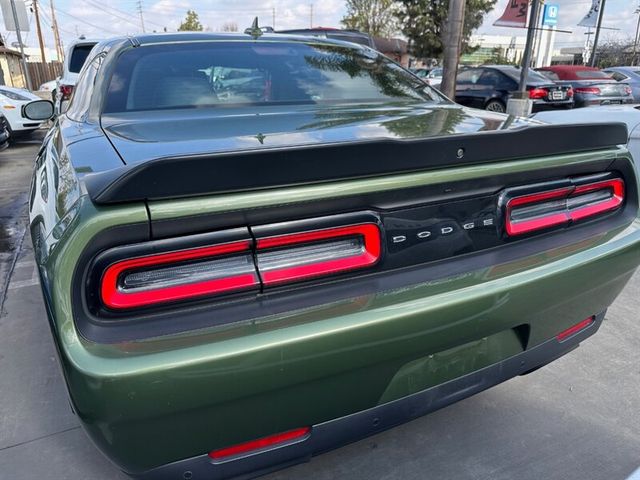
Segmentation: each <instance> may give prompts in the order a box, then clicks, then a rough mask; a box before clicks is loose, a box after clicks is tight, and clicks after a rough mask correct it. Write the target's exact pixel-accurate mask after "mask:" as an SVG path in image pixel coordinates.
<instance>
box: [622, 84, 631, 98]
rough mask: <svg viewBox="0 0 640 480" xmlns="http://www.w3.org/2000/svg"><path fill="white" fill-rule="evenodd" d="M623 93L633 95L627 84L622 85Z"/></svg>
mask: <svg viewBox="0 0 640 480" xmlns="http://www.w3.org/2000/svg"><path fill="white" fill-rule="evenodd" d="M624 93H625V95H627V96H629V95H633V90H632V89H631V87H630V86H629V85H625V87H624Z"/></svg>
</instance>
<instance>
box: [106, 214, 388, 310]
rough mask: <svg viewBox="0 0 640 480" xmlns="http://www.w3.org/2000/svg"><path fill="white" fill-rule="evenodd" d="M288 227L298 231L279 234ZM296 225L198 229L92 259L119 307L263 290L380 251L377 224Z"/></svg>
mask: <svg viewBox="0 0 640 480" xmlns="http://www.w3.org/2000/svg"><path fill="white" fill-rule="evenodd" d="M320 223H322V222H320ZM306 225H307V224H305V225H303V227H305V226H306ZM290 228H293V229H294V233H281V232H282V231H283V229H284V230H287V229H290ZM298 229H299V227H297V226H296V223H295V222H293V223H291V224H286V223H285V224H282V225H276V226H275V227H274V226H272V225H267V226H264V227H259V228H258V229H257V230H256V232H257V233H256V235H255V236H256V240H254V238H253V236H252V235H251V234H250V233H249V230H248V229H236V230H229V231H224V232H217V233H214V234H206V235H204V236H195V237H194V239H192V240H189V241H190V242H191V244H184V243H183V241H182V240H177V241H156V242H148V243H147V244H140V245H131V246H126V247H121V248H116V249H113V250H111V251H107V252H105V253H103V254H102V255H100V256H98V259H97V260H96V262H95V264H94V269H95V271H96V272H95V273H94V274H95V275H99V280H98V282H99V286H98V291H99V292H98V293H99V298H100V304H101V305H102V306H103V307H106V308H107V309H108V310H110V311H116V312H117V311H123V310H129V309H138V308H144V307H151V306H154V305H159V304H167V303H175V302H180V301H185V300H189V299H196V298H200V297H218V296H222V295H229V294H232V293H235V292H246V291H248V290H254V291H255V292H256V293H257V292H258V291H259V290H260V289H261V288H266V287H269V286H271V285H280V284H283V283H290V282H299V281H303V280H307V279H313V278H317V277H323V276H328V275H335V274H338V273H343V272H350V271H354V270H359V269H364V268H367V267H372V266H373V265H375V264H376V263H377V262H378V261H379V260H380V258H381V253H382V246H381V239H380V228H379V227H378V225H377V224H376V223H371V222H364V223H358V224H354V225H345V226H335V227H326V228H318V229H314V230H310V229H305V230H303V231H298ZM239 238H241V239H239ZM193 242H195V243H196V244H195V245H194V244H193Z"/></svg>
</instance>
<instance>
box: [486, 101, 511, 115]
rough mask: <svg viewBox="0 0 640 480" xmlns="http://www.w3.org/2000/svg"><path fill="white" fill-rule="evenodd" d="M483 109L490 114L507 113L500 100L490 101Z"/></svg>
mask: <svg viewBox="0 0 640 480" xmlns="http://www.w3.org/2000/svg"><path fill="white" fill-rule="evenodd" d="M484 108H485V110H489V111H490V112H498V113H506V111H507V107H506V106H505V105H504V103H502V102H501V101H500V100H490V101H489V103H487V105H486V106H485V107H484Z"/></svg>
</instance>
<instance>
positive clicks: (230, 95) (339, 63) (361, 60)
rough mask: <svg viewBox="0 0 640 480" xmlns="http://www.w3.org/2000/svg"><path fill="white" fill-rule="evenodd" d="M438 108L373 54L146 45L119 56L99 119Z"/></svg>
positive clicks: (329, 48) (288, 47) (280, 46)
mask: <svg viewBox="0 0 640 480" xmlns="http://www.w3.org/2000/svg"><path fill="white" fill-rule="evenodd" d="M390 100H395V101H403V102H405V101H406V102H424V101H438V102H439V101H442V97H440V96H439V95H438V94H437V93H435V92H434V91H433V90H431V89H430V88H429V87H425V85H424V83H422V82H420V81H418V80H417V79H416V78H415V77H413V76H412V75H410V74H408V73H407V72H406V71H404V70H403V69H402V68H400V67H398V66H396V65H395V64H394V63H392V62H390V61H389V60H388V59H386V58H385V57H383V56H382V55H380V54H377V53H375V52H374V51H372V50H368V49H367V50H361V49H355V48H348V47H342V46H335V45H320V44H303V43H299V44H298V43H293V44H292V43H284V42H269V43H267V42H264V43H256V42H198V43H195V42H194V43H178V44H164V45H150V46H145V47H141V48H134V49H130V50H128V51H126V52H125V53H123V54H122V55H121V57H120V58H119V60H118V63H117V65H116V68H115V70H114V73H113V76H112V78H111V80H110V83H109V90H108V94H107V103H106V105H105V109H104V112H105V113H115V112H126V111H141V110H160V109H167V108H193V107H208V106H209V107H218V106H220V107H222V106H229V105H242V104H253V105H268V104H278V103H294V104H298V103H300V104H302V103H341V102H360V103H363V102H388V101H390Z"/></svg>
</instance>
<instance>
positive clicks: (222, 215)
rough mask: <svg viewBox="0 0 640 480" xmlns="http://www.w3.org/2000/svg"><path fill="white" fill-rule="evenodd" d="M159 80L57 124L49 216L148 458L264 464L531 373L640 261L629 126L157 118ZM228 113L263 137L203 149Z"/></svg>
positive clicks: (79, 386)
mask: <svg viewBox="0 0 640 480" xmlns="http://www.w3.org/2000/svg"><path fill="white" fill-rule="evenodd" d="M239 44H240V42H234V43H233V45H231V46H230V47H229V49H233V48H238V45H239ZM314 45H315V44H314ZM136 48H137V47H136ZM143 48H144V47H141V48H137V50H135V51H134V54H141V52H143V50H142V49H143ZM162 48H164V47H162ZM167 48H169V47H167ZM189 48H194V49H199V48H206V46H205V45H204V42H202V41H198V42H197V43H196V45H195V46H194V47H191V46H189ZM248 48H251V49H254V51H257V52H258V53H260V54H265V55H267V54H270V55H271V57H270V58H273V56H274V55H275V53H274V51H275V52H278V51H279V52H282V50H278V48H281V47H278V46H276V47H273V48H275V50H274V51H270V50H269V48H271V47H270V46H269V44H268V43H267V42H265V43H259V44H258V45H257V46H254V42H251V46H250V47H248ZM291 48H293V47H291ZM313 48H317V47H315V46H314V47H313ZM328 49H329V50H330V51H331V55H332V58H334V57H335V56H336V55H337V56H339V55H338V50H339V49H337V48H336V47H335V46H332V45H330V46H329V47H328ZM286 51H288V49H287V50H286ZM174 53H175V52H174ZM205 53H206V52H205ZM222 56H223V55H222V54H220V52H218V55H217V56H216V58H217V59H220V58H221V57H222ZM312 56H313V55H312V54H311V53H307V54H305V55H302V56H300V58H303V59H307V60H305V61H308V58H311V57H312ZM167 58H169V59H170V60H171V61H172V62H174V61H175V59H172V58H173V57H166V58H165V61H168V60H166V59H167ZM181 58H184V55H182V56H181ZM206 58H211V56H207V57H206ZM158 61H159V60H157V59H156V60H155V61H153V62H149V63H148V66H149V68H150V69H153V68H156V67H157V66H158ZM105 63H108V61H107V62H105ZM317 63H318V64H322V63H321V62H317ZM348 65H349V66H350V67H353V65H360V68H368V67H369V66H370V65H371V62H365V61H361V62H359V63H352V62H351V63H349V64H348ZM149 71H150V72H152V70H149ZM198 71H199V70H198ZM331 71H333V72H335V70H331ZM367 71H368V72H379V71H380V67H379V65H378V67H377V68H376V69H370V70H367ZM350 72H351V73H353V71H352V70H350ZM120 78H123V77H120ZM154 78H155V77H154ZM385 85H388V83H387V84H385ZM120 86H121V85H120ZM146 91H147V90H141V92H142V93H141V95H142V94H144V93H146ZM124 98H130V97H129V96H127V95H126V91H125V92H124ZM218 100H219V99H218ZM135 101H136V100H135V99H134V100H133V103H131V102H129V103H127V104H126V105H132V107H131V108H132V110H134V111H131V112H122V111H114V112H113V113H112V114H111V115H106V114H105V115H103V117H102V119H101V122H102V123H101V124H102V127H97V126H96V127H93V128H95V129H96V130H94V131H92V132H93V133H92V134H91V135H87V138H86V139H84V140H82V141H79V140H78V138H77V137H74V138H73V139H72V141H68V140H65V137H64V135H63V137H61V139H60V140H58V142H59V143H61V144H63V146H64V148H65V153H66V154H65V155H61V156H59V157H55V158H56V161H57V162H58V164H57V165H56V168H57V171H58V172H60V179H61V181H60V182H59V187H57V190H56V191H55V192H53V193H52V192H51V191H49V192H48V195H53V197H49V202H48V204H55V205H57V206H58V209H57V210H56V211H57V212H58V214H59V215H60V216H59V218H58V220H57V221H56V223H55V226H54V227H53V228H50V229H45V230H46V232H45V233H43V234H41V232H42V229H39V228H37V225H38V218H36V217H35V216H33V214H32V218H31V221H32V235H33V237H34V245H35V246H36V248H35V250H36V256H37V262H38V264H39V265H40V273H41V280H42V286H43V292H44V297H45V304H46V306H47V313H48V315H49V319H50V323H51V327H52V331H53V334H54V340H55V343H56V346H57V349H58V353H59V357H60V361H61V364H62V367H63V372H64V375H65V379H66V382H67V387H68V390H69V393H70V398H71V403H72V406H73V409H74V411H75V412H76V413H77V415H78V417H79V419H80V421H81V422H82V425H83V427H84V428H85V430H86V431H87V433H88V434H89V436H90V437H91V438H92V440H93V441H94V442H95V444H96V445H97V446H98V448H100V449H101V450H102V451H103V452H104V453H105V454H106V455H107V456H108V457H109V458H110V459H111V460H112V461H113V462H115V463H116V464H117V465H118V466H119V467H120V468H122V469H123V470H124V471H126V472H128V473H130V474H132V475H135V476H139V477H142V478H234V477H239V476H243V475H245V476H246V475H256V474H260V473H264V472H267V471H271V470H274V469H277V468H282V467H283V466H287V465H292V464H295V463H297V462H302V461H306V460H308V459H309V458H310V457H311V456H313V455H316V454H319V453H322V452H324V451H326V450H329V449H331V448H335V447H338V446H340V445H343V444H345V443H348V442H351V441H354V440H357V439H359V438H362V437H364V436H367V435H371V434H374V433H376V432H379V431H381V430H384V429H386V428H390V427H392V426H394V425H396V424H398V423H401V422H405V421H408V420H410V419H412V418H415V417H417V416H419V415H423V414H425V413H428V412H430V411H433V410H435V409H437V408H441V407H443V406H445V405H447V404H450V403H452V402H454V401H457V400H460V399H463V398H465V397H467V396H469V395H472V394H474V393H477V392H480V391H482V390H484V389H486V388H489V387H490V386H492V385H495V384H497V383H500V382H502V381H505V380H507V379H509V378H511V377H513V376H516V375H520V374H524V373H527V372H529V371H531V370H533V369H536V368H538V367H540V366H542V365H544V364H546V363H548V362H550V361H553V360H554V359H556V358H558V357H559V356H561V355H563V354H565V353H568V352H569V351H571V350H572V349H574V348H575V347H576V346H578V344H579V343H580V342H581V341H583V340H585V339H586V338H588V337H589V336H590V335H592V334H593V333H595V332H596V331H597V329H598V328H599V327H600V325H601V323H602V321H603V318H604V315H605V312H606V309H607V308H608V306H609V305H610V304H611V303H612V302H613V301H614V300H615V298H616V296H617V295H618V294H619V293H620V291H621V290H622V289H623V287H624V286H625V284H626V283H627V281H628V280H629V278H630V277H631V275H632V274H633V272H634V270H635V269H636V267H637V266H638V264H639V263H640V222H639V221H638V180H637V178H636V173H635V170H634V167H633V163H632V159H631V157H630V155H629V153H628V152H627V151H626V150H625V149H624V148H623V147H621V146H619V145H620V144H624V143H625V142H626V138H627V131H626V128H625V127H624V126H623V125H618V124H603V125H595V126H584V127H578V126H543V125H535V124H523V123H521V122H520V121H516V123H515V124H513V125H511V126H512V127H518V128H513V129H511V130H510V129H509V126H510V125H509V123H506V122H512V121H513V119H509V120H507V118H506V117H503V116H498V115H493V114H489V113H484V112H473V111H471V112H470V111H467V110H464V109H461V108H460V107H458V106H455V105H451V104H448V103H445V104H439V103H428V104H424V105H422V104H421V105H415V106H407V105H404V106H403V107H402V108H400V107H397V106H396V107H391V106H388V107H386V108H385V109H380V108H375V107H370V108H368V109H367V108H364V107H363V106H362V105H359V106H358V107H357V108H355V107H353V106H350V107H349V108H351V110H349V112H347V110H344V109H329V110H322V109H319V107H317V106H315V105H313V106H311V107H308V108H310V109H311V113H309V111H308V110H305V111H304V112H303V113H302V115H305V118H306V119H307V120H306V122H307V123H305V124H304V125H306V127H305V128H302V126H299V127H298V128H295V129H294V128H288V129H285V128H284V127H283V125H284V123H279V122H283V121H284V120H283V118H284V119H285V120H286V121H290V119H291V118H298V117H296V115H294V113H293V112H286V111H281V114H280V115H277V114H276V111H275V110H261V112H262V113H265V115H255V113H253V114H251V115H250V116H249V115H239V114H238V112H236V111H234V110H233V109H229V110H224V109H223V110H222V111H223V113H222V114H220V113H218V111H216V115H214V116H216V117H217V116H218V115H222V116H223V118H220V117H217V118H216V120H215V122H219V121H220V120H223V122H222V123H215V122H212V120H211V118H209V117H208V115H210V113H207V111H206V110H203V109H197V110H194V109H191V110H189V111H188V112H177V111H175V110H174V111H169V112H158V111H154V112H151V113H149V114H148V117H147V118H146V120H144V121H138V119H139V117H136V115H141V113H140V112H139V111H137V110H138V109H137V108H135V107H136V106H135ZM140 101H141V102H143V101H145V100H144V99H141V100H140ZM276 107H277V108H282V107H281V106H280V107H278V106H274V108H276ZM72 108H73V107H72ZM288 108H291V107H290V106H289V107H288ZM394 108H395V109H398V110H399V111H401V112H402V115H398V116H397V117H396V118H392V116H391V113H392V112H393V111H394ZM313 109H315V110H313ZM224 112H227V113H224ZM267 113H268V115H267ZM225 115H226V116H225ZM190 116H191V117H190ZM380 117H383V118H384V119H386V120H381V121H379V122H374V121H373V119H374V118H378V119H380ZM347 118H349V119H350V120H349V121H347ZM321 120H322V121H321ZM364 120H366V121H364ZM171 121H173V123H172V125H174V127H173V129H169V128H163V126H165V125H167V124H168V123H167V122H171ZM249 121H252V122H262V123H259V129H257V128H258V126H257V125H258V124H256V123H251V124H247V122H249ZM234 122H237V123H234ZM318 122H319V123H318ZM323 122H327V123H323ZM350 122H351V123H350ZM60 123H61V124H62V125H61V132H63V133H64V132H65V131H66V129H70V130H72V131H73V132H76V131H77V129H76V126H75V124H73V123H72V122H71V121H70V120H69V119H67V118H65V117H63V118H62V119H61V122H60ZM347 124H349V125H351V126H352V128H348V126H347ZM214 125H218V129H216V128H213V126H214ZM222 125H224V128H231V127H234V128H236V129H240V130H241V129H243V128H245V127H246V130H243V132H245V131H246V134H244V133H243V134H242V135H237V136H235V137H232V136H227V137H225V138H224V139H223V140H221V142H224V144H225V148H226V150H224V151H218V152H215V153H203V152H200V153H197V154H195V153H193V150H194V149H196V148H197V147H202V148H204V147H205V146H206V147H207V148H209V149H211V147H212V145H214V144H215V142H213V141H212V138H213V136H215V132H219V129H220V128H222ZM472 125H476V126H475V127H474V129H475V130H474V131H473V132H470V131H467V132H466V133H461V134H459V135H450V134H446V133H444V132H450V131H451V130H452V129H454V128H470V126H472ZM85 128H86V129H87V130H89V129H90V125H89V124H87V125H85ZM98 128H104V130H105V131H106V132H107V136H108V140H107V138H106V137H105V136H104V135H98V134H95V133H96V132H98V130H97V129H98ZM269 128H272V129H273V130H274V133H273V134H271V133H269V132H268V131H267V129H269ZM198 129H200V130H198ZM483 130H491V131H483ZM199 131H202V132H204V131H208V132H209V136H208V137H206V138H205V139H202V138H200V139H198V132H199ZM236 131H237V130H236ZM265 131H267V133H266V134H265V133H262V132H265ZM185 132H187V133H189V132H190V133H191V135H193V136H194V138H193V140H190V141H187V140H185V137H184V136H185V135H187V133H185ZM212 132H213V133H212ZM255 132H260V133H258V134H256V133H255ZM356 133H358V134H360V135H361V136H357V135H356ZM159 134H162V135H163V136H165V137H167V140H166V141H165V142H164V143H162V155H161V156H159V157H157V158H155V159H153V160H148V161H139V162H136V161H135V159H136V158H138V157H141V158H148V156H147V155H145V152H148V151H149V149H152V148H154V147H155V148H157V143H158V142H154V141H152V139H151V137H150V136H151V135H159ZM347 134H348V135H349V136H350V138H351V140H350V141H346V140H345V138H344V136H345V135H347ZM364 135H366V136H365V137H364V139H363V137H362V136H364ZM181 142H182V143H181ZM278 142H281V143H278ZM265 144H266V145H265ZM46 145H48V147H47V148H53V145H52V144H49V143H47V144H46ZM263 145H264V146H263ZM185 146H189V148H190V149H191V152H192V153H191V154H181V155H178V154H176V153H175V151H177V149H179V148H186V147H185ZM113 148H115V149H117V151H118V152H120V153H121V154H124V155H123V157H124V158H127V159H128V160H129V161H130V162H131V163H130V164H129V165H127V166H124V167H123V164H122V162H121V160H120V157H119V156H116V155H115V153H114V150H113ZM172 152H173V153H172ZM425 152H426V153H425ZM42 155H43V152H41V154H40V157H39V160H38V161H37V162H36V173H35V175H36V176H35V177H34V178H36V179H39V178H40V177H41V176H42V172H43V171H45V170H46V171H49V172H51V171H52V168H51V167H52V164H51V162H52V161H53V160H51V159H50V158H51V157H48V158H47V159H46V160H44V157H42ZM107 158H108V159H110V160H109V162H111V163H110V164H109V165H111V166H112V167H113V168H106V169H105V168H104V165H105V164H106V163H107V160H106V159H107ZM71 159H75V160H74V161H75V162H77V163H76V164H72V163H71V162H72V160H71ZM391 159H393V161H391ZM80 162H84V163H82V165H81V164H80ZM100 165H101V166H102V171H100V168H99V166H100ZM81 167H82V168H81ZM90 167H91V168H90ZM81 171H85V172H86V171H92V172H94V173H92V174H89V175H86V176H84V177H78V172H81ZM41 188H42V187H41V186H40V182H35V181H34V184H33V187H32V196H31V203H32V212H33V211H35V209H34V208H33V205H34V204H36V203H39V202H40V199H41V198H43V195H44V193H43V192H42V191H41ZM52 200H53V201H52ZM594 361H597V359H594Z"/></svg>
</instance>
